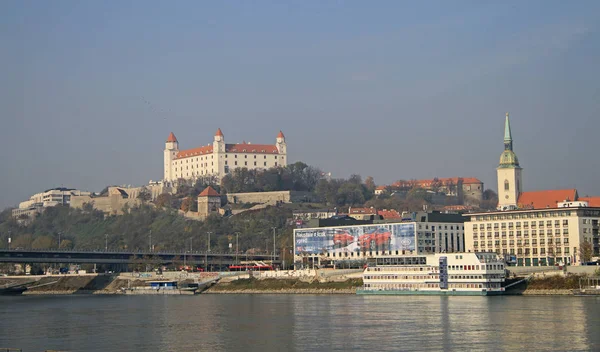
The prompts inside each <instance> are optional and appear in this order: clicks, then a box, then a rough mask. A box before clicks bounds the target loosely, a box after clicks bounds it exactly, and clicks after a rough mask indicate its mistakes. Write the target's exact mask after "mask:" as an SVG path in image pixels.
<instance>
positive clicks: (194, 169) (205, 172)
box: [164, 128, 287, 182]
mask: <svg viewBox="0 0 600 352" xmlns="http://www.w3.org/2000/svg"><path fill="white" fill-rule="evenodd" d="M286 165H287V145H286V143H285V136H284V135H283V133H282V132H281V131H279V134H278V135H277V138H276V140H275V144H252V143H246V142H242V143H237V144H226V143H225V136H224V135H223V132H221V129H220V128H219V129H218V130H217V132H216V133H215V136H214V140H213V142H212V144H209V145H205V146H201V147H197V148H193V149H186V150H180V149H179V142H178V141H177V138H176V137H175V135H174V134H173V132H171V134H169V138H167V141H166V143H165V151H164V170H165V173H164V181H166V182H173V181H177V180H179V179H186V180H193V179H196V178H199V177H206V176H216V177H218V178H219V180H221V179H222V178H223V177H225V175H227V174H228V173H230V172H232V171H233V170H234V169H237V168H247V169H269V168H272V167H278V166H286Z"/></svg>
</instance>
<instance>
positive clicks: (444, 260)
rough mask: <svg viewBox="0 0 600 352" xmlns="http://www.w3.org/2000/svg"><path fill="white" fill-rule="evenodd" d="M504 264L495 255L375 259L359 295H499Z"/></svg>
mask: <svg viewBox="0 0 600 352" xmlns="http://www.w3.org/2000/svg"><path fill="white" fill-rule="evenodd" d="M505 276H506V274H505V270H504V262H503V260H502V258H501V257H499V256H498V255H497V254H496V253H488V252H476V253H472V252H469V253H437V254H429V255H402V256H388V257H379V258H373V259H371V260H370V262H369V263H368V265H367V267H366V268H365V271H364V272H363V288H362V289H359V290H357V294H374V295H456V296H471V295H483V296H487V295H499V294H503V293H504V288H503V287H502V286H503V283H504V279H505Z"/></svg>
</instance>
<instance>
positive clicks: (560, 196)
mask: <svg viewBox="0 0 600 352" xmlns="http://www.w3.org/2000/svg"><path fill="white" fill-rule="evenodd" d="M577 199H578V197H577V190H576V189H574V188H573V189H557V190H548V191H532V192H523V193H521V195H520V196H519V200H518V202H517V204H518V206H519V208H533V209H544V208H556V207H557V206H558V203H559V202H564V201H565V200H571V201H575V200H577Z"/></svg>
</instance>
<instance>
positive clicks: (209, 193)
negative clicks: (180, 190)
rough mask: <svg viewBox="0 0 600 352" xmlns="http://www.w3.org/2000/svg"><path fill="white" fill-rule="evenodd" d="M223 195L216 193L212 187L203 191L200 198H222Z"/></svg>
mask: <svg viewBox="0 0 600 352" xmlns="http://www.w3.org/2000/svg"><path fill="white" fill-rule="evenodd" d="M220 196H221V195H220V194H219V192H217V191H215V189H214V188H212V187H211V186H208V187H206V188H205V189H204V191H202V192H201V193H200V194H199V195H198V197H220Z"/></svg>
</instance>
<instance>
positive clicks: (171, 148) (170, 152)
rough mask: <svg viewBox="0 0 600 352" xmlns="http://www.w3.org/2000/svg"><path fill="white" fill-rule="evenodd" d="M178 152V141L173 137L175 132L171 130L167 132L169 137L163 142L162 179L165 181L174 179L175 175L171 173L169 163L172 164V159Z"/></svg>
mask: <svg viewBox="0 0 600 352" xmlns="http://www.w3.org/2000/svg"><path fill="white" fill-rule="evenodd" d="M178 152H179V142H178V141H177V137H175V134H173V132H171V133H170V134H169V137H168V138H167V141H166V142H165V152H164V160H165V169H164V170H165V174H164V180H165V181H174V180H175V176H174V175H173V170H172V167H171V165H172V164H173V160H175V157H176V156H177V153H178Z"/></svg>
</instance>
